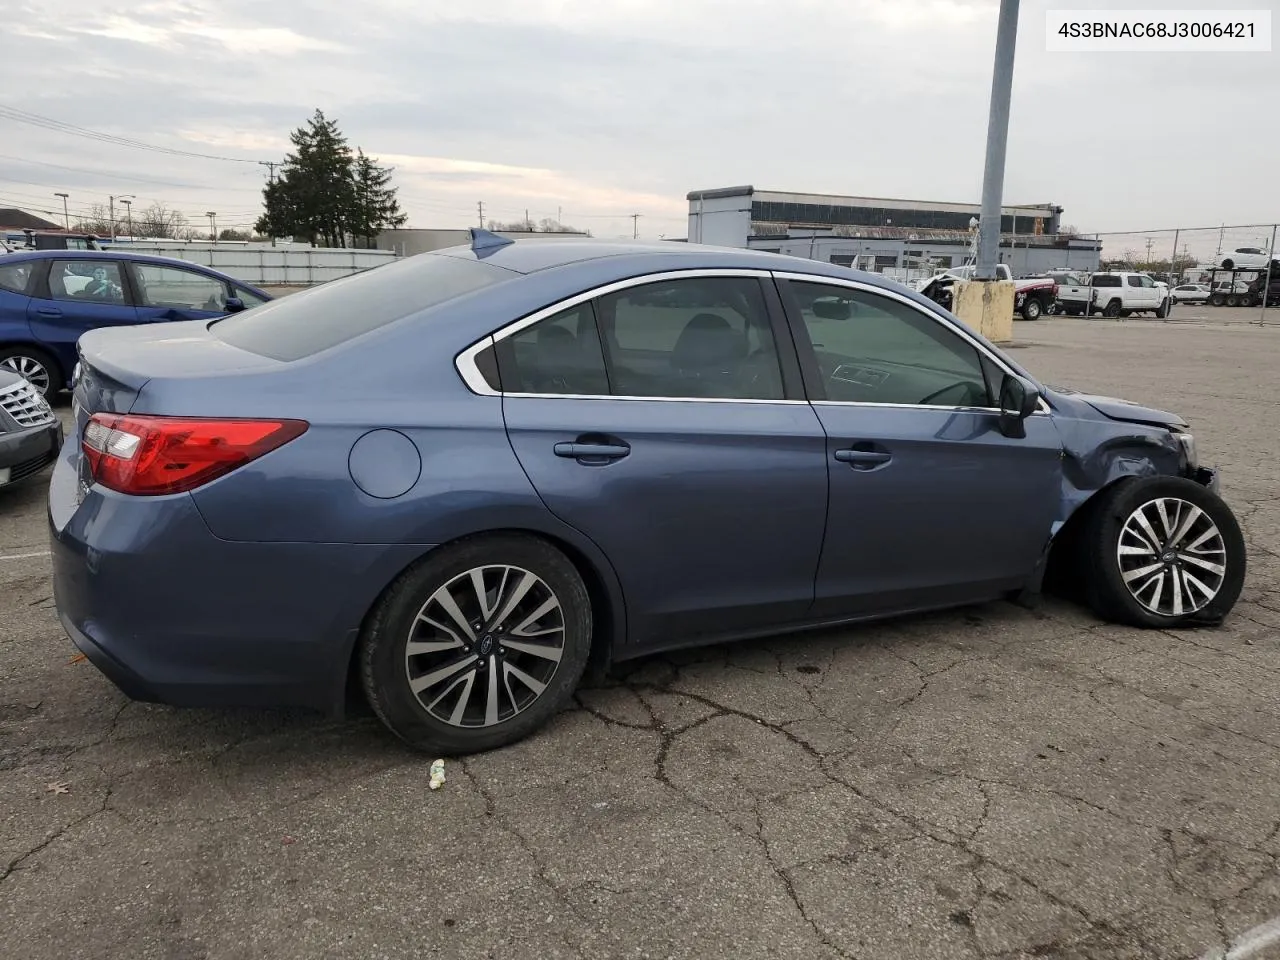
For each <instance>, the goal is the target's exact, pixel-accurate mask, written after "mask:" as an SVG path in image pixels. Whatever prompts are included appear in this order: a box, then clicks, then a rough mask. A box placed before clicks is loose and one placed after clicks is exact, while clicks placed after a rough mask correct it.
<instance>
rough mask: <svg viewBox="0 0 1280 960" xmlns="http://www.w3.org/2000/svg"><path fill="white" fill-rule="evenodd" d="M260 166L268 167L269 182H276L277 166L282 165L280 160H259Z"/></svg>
mask: <svg viewBox="0 0 1280 960" xmlns="http://www.w3.org/2000/svg"><path fill="white" fill-rule="evenodd" d="M258 166H260V167H266V168H267V182H268V183H275V182H276V167H278V166H280V161H279V160H259V161H258Z"/></svg>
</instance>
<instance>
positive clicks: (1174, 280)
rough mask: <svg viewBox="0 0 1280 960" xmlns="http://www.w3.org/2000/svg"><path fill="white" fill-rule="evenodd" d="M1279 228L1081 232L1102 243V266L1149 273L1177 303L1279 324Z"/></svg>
mask: <svg viewBox="0 0 1280 960" xmlns="http://www.w3.org/2000/svg"><path fill="white" fill-rule="evenodd" d="M1278 233H1280V228H1278V227H1277V225H1276V224H1274V223H1255V224H1242V225H1236V226H1231V225H1226V224H1224V225H1221V226H1217V227H1182V228H1176V229H1172V230H1138V231H1125V232H1104V233H1084V234H1081V236H1083V237H1084V238H1087V239H1096V240H1097V241H1098V242H1099V243H1100V244H1101V251H1100V254H1099V257H1100V261H1101V264H1100V265H1101V269H1102V270H1113V271H1116V270H1124V271H1134V272H1138V273H1146V274H1150V275H1151V276H1152V277H1153V278H1155V279H1156V280H1157V281H1159V282H1161V283H1165V284H1168V286H1169V289H1170V293H1171V295H1172V298H1173V301H1174V303H1175V304H1178V305H1181V306H1196V307H1202V308H1203V309H1202V310H1200V311H1199V312H1198V315H1202V316H1204V317H1205V318H1206V319H1221V320H1227V321H1235V322H1251V323H1258V324H1270V325H1280V247H1278V246H1277V244H1278V243H1280V238H1278V236H1277V234H1278ZM1228 308H1234V309H1228ZM1219 310H1221V311H1222V312H1218V311H1219ZM1244 310H1255V311H1256V313H1254V314H1245V313H1243V312H1242V311H1244Z"/></svg>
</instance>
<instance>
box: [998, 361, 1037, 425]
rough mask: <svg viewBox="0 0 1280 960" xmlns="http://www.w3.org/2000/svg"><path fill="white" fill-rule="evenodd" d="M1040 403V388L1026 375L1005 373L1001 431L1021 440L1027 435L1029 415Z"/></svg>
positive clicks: (1001, 401)
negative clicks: (1026, 422)
mask: <svg viewBox="0 0 1280 960" xmlns="http://www.w3.org/2000/svg"><path fill="white" fill-rule="evenodd" d="M1039 404H1040V390H1039V388H1038V387H1037V386H1036V385H1035V384H1034V383H1032V382H1031V381H1030V380H1028V379H1026V378H1025V377H1019V376H1015V375H1014V374H1012V373H1007V374H1005V377H1004V380H1003V381H1001V383H1000V432H1001V433H1003V434H1004V435H1005V436H1006V437H1012V438H1013V439H1015V440H1021V439H1022V438H1023V437H1025V436H1026V435H1027V427H1026V424H1025V423H1023V421H1024V420H1026V419H1027V417H1029V416H1031V415H1032V414H1033V413H1035V412H1036V407H1037V406H1039Z"/></svg>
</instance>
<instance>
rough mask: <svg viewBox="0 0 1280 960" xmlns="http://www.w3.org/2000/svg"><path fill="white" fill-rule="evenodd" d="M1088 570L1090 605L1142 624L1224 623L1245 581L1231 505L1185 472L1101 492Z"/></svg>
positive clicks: (1089, 532)
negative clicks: (1187, 477)
mask: <svg viewBox="0 0 1280 960" xmlns="http://www.w3.org/2000/svg"><path fill="white" fill-rule="evenodd" d="M1087 509H1089V510H1090V514H1089V519H1088V523H1087V525H1086V528H1085V530H1086V540H1085V544H1086V551H1085V555H1084V569H1083V571H1082V573H1083V576H1084V579H1085V582H1086V584H1087V586H1088V595H1089V603H1090V606H1092V607H1093V609H1094V611H1095V612H1096V613H1097V614H1098V615H1099V616H1100V617H1103V618H1104V619H1107V620H1114V621H1117V622H1120V623H1129V624H1133V625H1134V626H1142V627H1165V628H1168V627H1178V626H1185V625H1189V624H1200V625H1217V624H1220V623H1221V622H1222V621H1223V619H1224V618H1225V617H1226V615H1227V614H1228V613H1230V611H1231V608H1232V607H1233V606H1235V603H1236V600H1238V599H1239V597H1240V591H1241V590H1242V589H1243V587H1244V575H1245V562H1246V558H1245V544H1244V535H1243V534H1242V533H1241V531H1240V524H1239V523H1238V522H1237V521H1236V518H1235V515H1234V514H1233V513H1232V512H1231V508H1230V507H1228V506H1227V505H1226V503H1224V502H1223V500H1222V499H1221V498H1220V497H1219V496H1218V495H1217V494H1215V493H1213V492H1211V491H1210V490H1208V489H1206V488H1205V487H1203V486H1201V485H1200V484H1198V483H1196V482H1194V481H1192V480H1187V479H1185V478H1183V477H1147V478H1143V479H1134V480H1123V481H1121V482H1119V483H1117V484H1115V485H1114V486H1112V487H1110V488H1108V489H1107V490H1104V491H1103V492H1102V493H1100V494H1098V498H1097V503H1096V504H1091V505H1089V506H1088V507H1087Z"/></svg>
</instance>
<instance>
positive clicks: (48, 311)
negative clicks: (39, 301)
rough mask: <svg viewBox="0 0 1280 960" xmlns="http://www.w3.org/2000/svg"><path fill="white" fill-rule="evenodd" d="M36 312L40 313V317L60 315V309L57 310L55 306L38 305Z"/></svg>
mask: <svg viewBox="0 0 1280 960" xmlns="http://www.w3.org/2000/svg"><path fill="white" fill-rule="evenodd" d="M36 313H38V314H40V316H42V317H60V316H62V311H61V310H59V309H58V308H57V307H40V308H39V309H38V310H36Z"/></svg>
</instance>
